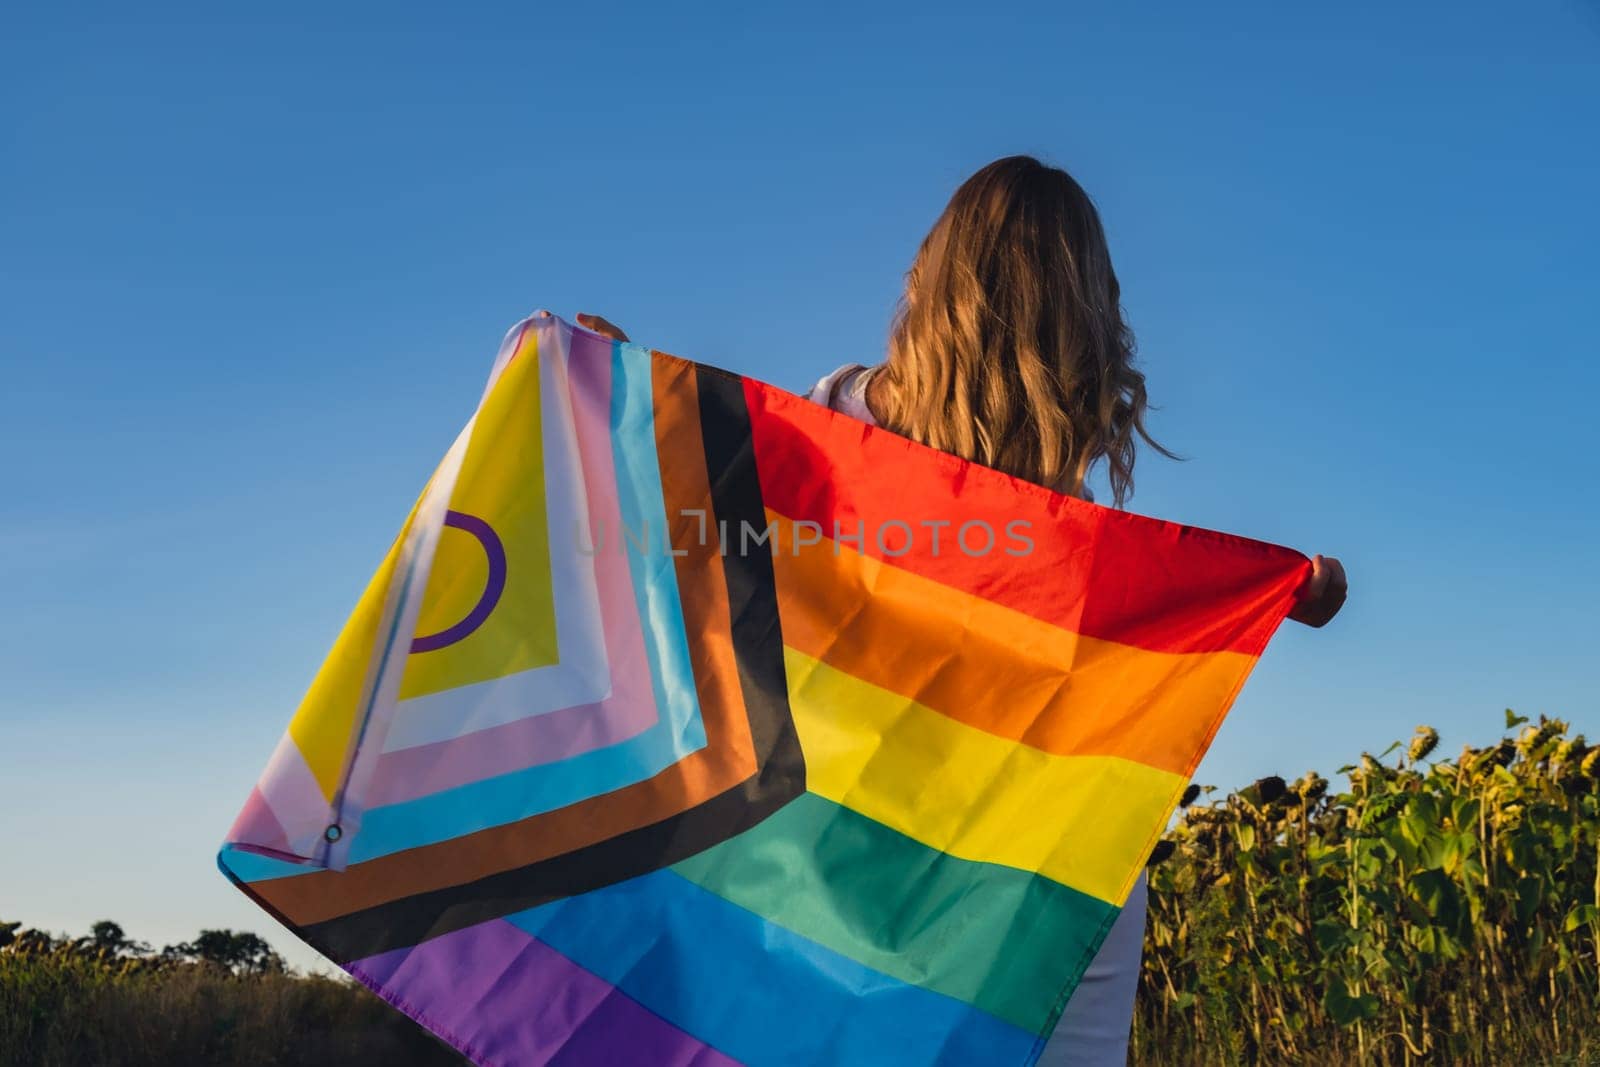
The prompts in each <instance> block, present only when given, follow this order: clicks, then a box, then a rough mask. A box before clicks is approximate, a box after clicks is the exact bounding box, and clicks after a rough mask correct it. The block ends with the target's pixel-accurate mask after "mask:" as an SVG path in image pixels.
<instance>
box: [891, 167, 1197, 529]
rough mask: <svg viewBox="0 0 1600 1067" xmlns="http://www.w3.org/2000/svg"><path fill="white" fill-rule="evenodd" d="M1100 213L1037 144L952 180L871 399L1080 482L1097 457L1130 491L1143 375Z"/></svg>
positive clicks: (1018, 472) (901, 419)
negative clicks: (1031, 152)
mask: <svg viewBox="0 0 1600 1067" xmlns="http://www.w3.org/2000/svg"><path fill="white" fill-rule="evenodd" d="M1120 301H1121V289H1120V287H1119V286H1118V284H1117V275H1116V272H1115V271H1113V270H1112V268H1111V252H1110V250H1109V249H1108V248H1107V247H1106V237H1105V231H1104V229H1103V228H1102V227H1101V225H1100V216H1099V213H1098V212H1096V211H1095V207H1094V204H1093V202H1092V201H1090V199H1089V196H1088V194H1087V193H1085V192H1084V191H1083V189H1082V187H1080V186H1079V185H1078V183H1077V182H1076V181H1074V180H1073V179H1072V177H1071V175H1069V174H1067V172H1066V171H1063V170H1059V169H1057V168H1055V167H1048V166H1045V165H1044V164H1043V163H1040V162H1039V161H1038V160H1036V159H1033V158H1031V157H1028V156H1010V157H1008V158H1006V159H999V160H996V161H995V162H993V163H991V164H989V165H988V166H986V167H984V168H983V169H982V170H980V171H978V173H976V174H974V175H973V176H972V177H971V178H969V179H967V181H966V182H965V183H964V184H963V185H962V186H961V188H959V189H957V190H956V193H955V195H954V196H953V197H951V198H950V203H949V205H948V206H947V207H946V208H945V210H944V214H943V215H941V216H940V217H939V221H938V222H937V223H935V224H934V227H933V230H932V232H930V233H929V234H928V236H927V239H926V240H924V241H923V242H922V247H921V249H920V250H919V251H918V252H917V257H916V260H915V261H914V262H913V263H912V265H911V270H910V271H909V272H908V273H907V275H906V289H905V295H904V297H903V299H902V300H901V302H900V307H899V309H898V311H897V313H896V315H895V320H894V325H893V328H892V330H891V332H890V337H889V356H888V359H887V361H886V362H885V363H884V365H883V366H882V367H881V368H879V369H878V370H877V372H876V373H875V374H874V375H873V378H874V379H876V380H875V381H873V382H872V385H871V391H870V392H869V400H870V403H871V404H872V406H873V407H874V408H875V409H879V410H876V412H875V413H876V414H877V415H878V417H879V419H880V421H881V422H882V423H883V424H884V425H885V426H886V427H887V428H889V429H892V430H894V431H895V432H897V433H900V434H902V435H904V436H906V437H910V438H912V439H913V440H917V441H921V442H923V443H924V444H927V445H931V446H932V447H934V448H937V449H940V450H942V451H945V452H953V453H955V454H956V455H958V456H962V457H965V458H967V459H970V460H973V461H975V462H977V463H981V464H983V465H984V466H986V467H994V468H996V469H998V470H1001V471H1005V472H1006V473H1008V474H1012V475H1015V476H1016V477H1018V478H1023V479H1025V480H1027V481H1030V482H1035V483H1037V484H1039V485H1045V486H1049V487H1051V488H1054V489H1057V490H1059V491H1061V492H1066V493H1071V494H1073V495H1075V496H1081V495H1083V487H1084V482H1085V479H1086V478H1087V477H1088V475H1089V471H1090V470H1091V468H1093V467H1094V465H1095V464H1096V463H1097V462H1099V461H1101V460H1104V461H1105V463H1106V466H1107V468H1108V475H1109V479H1110V482H1111V491H1112V495H1113V497H1114V498H1115V501H1116V503H1117V505H1118V506H1121V505H1122V504H1123V502H1124V501H1125V500H1126V499H1127V498H1128V497H1129V496H1131V495H1132V493H1133V461H1134V445H1135V438H1136V437H1138V438H1143V439H1144V441H1145V443H1147V444H1149V445H1150V446H1151V447H1152V448H1154V449H1155V450H1156V451H1158V452H1160V453H1161V454H1163V455H1166V456H1171V455H1172V453H1170V452H1168V451H1167V450H1166V449H1165V448H1163V447H1162V446H1161V445H1160V444H1158V443H1157V442H1156V441H1155V440H1153V439H1152V438H1151V437H1150V435H1149V434H1148V433H1147V432H1146V431H1145V426H1144V416H1145V409H1146V406H1147V401H1146V396H1145V384H1144V375H1143V374H1142V373H1140V371H1139V370H1138V369H1136V368H1135V367H1134V359H1133V356H1134V342H1133V333H1132V331H1130V330H1129V329H1128V326H1127V324H1126V323H1124V322H1123V320H1122V308H1121V303H1120Z"/></svg>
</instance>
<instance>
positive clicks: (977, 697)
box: [767, 511, 1256, 777]
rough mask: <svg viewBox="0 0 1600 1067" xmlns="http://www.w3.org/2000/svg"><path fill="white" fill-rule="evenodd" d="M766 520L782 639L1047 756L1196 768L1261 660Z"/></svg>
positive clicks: (1183, 770)
mask: <svg viewBox="0 0 1600 1067" xmlns="http://www.w3.org/2000/svg"><path fill="white" fill-rule="evenodd" d="M767 517H768V518H769V519H770V520H771V521H772V522H773V523H775V525H776V528H777V533H776V535H775V536H774V541H775V543H776V548H775V550H774V557H773V571H774V572H775V575H776V579H777V587H778V603H779V608H780V611H781V612H782V618H783V639H784V643H785V644H787V645H789V646H791V647H793V648H795V649H798V650H799V651H801V652H804V653H806V654H807V655H811V656H816V657H818V658H821V659H826V660H827V661H828V663H830V664H831V665H832V666H834V667H836V668H838V669H840V670H842V671H845V672H846V673H848V674H851V675H854V676H855V677H857V678H860V679H862V680H864V681H867V682H870V683H872V684H873V685H878V686H882V687H884V688H886V689H892V690H894V691H895V692H897V693H900V694H902V695H903V696H907V697H913V698H915V699H917V700H919V701H921V702H922V703H924V704H926V705H927V706H929V707H931V708H934V709H936V710H938V711H941V712H943V713H944V714H946V715H949V716H951V717H952V718H955V719H959V720H961V721H962V722H964V723H966V724H968V725H969V726H975V727H978V728H979V729H982V730H986V731H988V732H989V733H992V734H998V735H999V736H1001V737H1004V738H1009V739H1013V740H1021V741H1026V742H1027V743H1028V744H1030V745H1032V746H1034V747H1035V748H1041V749H1044V750H1045V751H1047V752H1054V753H1056V754H1058V755H1072V756H1079V755H1081V756H1090V755H1094V756H1122V757H1124V758H1126V759H1133V760H1138V761H1139V762H1141V763H1146V764H1149V765H1150V766H1152V767H1157V768H1160V769H1161V770H1166V771H1172V772H1174V773H1176V774H1181V775H1183V776H1185V777H1187V776H1189V775H1190V774H1192V773H1193V772H1194V765H1195V763H1196V762H1197V761H1198V760H1199V757H1200V753H1201V752H1203V751H1204V750H1205V747H1206V744H1207V743H1208V742H1209V741H1210V739H1211V733H1212V731H1213V730H1215V729H1216V727H1217V724H1218V723H1219V722H1220V721H1221V719H1222V715H1223V713H1224V712H1226V711H1227V709H1228V706H1229V705H1230V704H1231V703H1232V702H1233V696H1234V694H1235V693H1237V692H1238V690H1239V687H1240V686H1241V685H1242V684H1243V683H1244V679H1245V677H1246V676H1247V675H1248V674H1249V673H1250V669H1251V668H1252V667H1254V666H1255V662H1256V658H1255V657H1254V656H1247V655H1245V654H1243V653H1240V652H1188V653H1184V652H1152V651H1149V650H1147V649H1142V648H1134V647H1133V646H1131V645H1124V644H1121V643H1118V642H1116V641H1103V640H1100V639H1098V638H1093V637H1084V636H1081V635H1079V634H1075V633H1073V632H1072V631H1070V630H1065V629H1062V628H1061V627H1059V626H1052V625H1050V624H1049V623H1044V622H1040V621H1039V620H1038V619H1036V618H1033V617H1032V616H1030V615H1025V614H1023V613H1022V612H1019V611H1016V610H1014V609H1012V608H1008V607H1006V606H1005V605H1003V604H998V603H995V602H993V601H990V600H984V599H983V598H981V597H976V596H973V595H972V594H970V593H966V592H963V591H961V590H959V589H953V588H951V587H950V586H947V585H943V584H941V583H939V582H935V581H933V580H931V579H928V578H924V577H923V576H921V575H919V574H914V573H912V572H911V571H908V570H906V569H905V568H903V567H896V566H892V565H889V564H885V563H883V562H880V561H879V560H876V559H873V558H872V557H870V556H864V555H862V554H861V553H859V552H857V551H855V550H854V549H853V548H847V547H844V546H843V543H842V542H834V541H833V540H831V539H829V538H826V537H824V538H822V539H821V540H820V541H818V540H815V539H814V537H813V538H807V539H804V540H799V541H797V539H796V537H795V532H796V531H795V524H794V523H793V522H792V521H791V520H789V519H786V518H784V517H782V516H780V515H778V514H777V513H775V512H772V511H768V512H767ZM952 551H954V549H952Z"/></svg>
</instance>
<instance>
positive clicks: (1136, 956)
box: [808, 364, 1147, 1067]
mask: <svg viewBox="0 0 1600 1067" xmlns="http://www.w3.org/2000/svg"><path fill="white" fill-rule="evenodd" d="M871 376H872V372H871V371H870V370H868V369H867V368H866V367H863V366H861V365H860V364H847V365H845V366H843V367H840V368H839V369H838V370H836V371H834V372H833V373H832V374H830V375H828V376H827V377H825V378H823V379H822V380H821V381H819V382H818V383H817V384H816V385H815V386H814V387H813V388H812V390H811V392H810V393H809V394H808V395H809V397H810V399H812V400H814V401H816V402H817V403H819V404H822V405H824V406H826V407H831V408H833V410H835V411H837V412H840V413H841V414H845V415H849V416H850V417H851V418H855V419H860V420H861V421H862V422H865V423H868V424H869V425H872V426H876V425H877V424H878V420H877V419H875V418H873V417H872V411H871V409H869V408H868V407H867V381H868V379H869V378H871ZM1083 495H1084V499H1085V500H1092V499H1094V498H1093V497H1092V496H1091V495H1090V493H1089V487H1088V486H1084V488H1083ZM1146 898H1147V887H1146V884H1145V876H1144V875H1143V874H1142V873H1141V874H1140V875H1139V880H1138V882H1136V883H1134V887H1133V893H1132V894H1131V895H1130V896H1129V897H1128V902H1127V903H1126V904H1124V905H1123V906H1122V912H1121V914H1119V915H1118V916H1117V919H1116V921H1115V922H1114V923H1112V925H1111V930H1110V931H1109V932H1108V933H1107V934H1106V939H1105V941H1104V942H1102V943H1101V945H1100V951H1099V952H1097V953H1095V957H1094V959H1092V960H1090V961H1089V967H1088V969H1087V970H1085V971H1084V972H1083V978H1082V979H1081V980H1080V981H1079V982H1078V988H1077V989H1076V990H1074V992H1073V994H1072V999H1071V1000H1069V1001H1067V1007H1066V1009H1065V1010H1064V1011H1062V1013H1061V1018H1060V1019H1059V1020H1057V1022H1056V1028H1055V1030H1054V1031H1053V1032H1052V1033H1051V1034H1050V1040H1049V1042H1048V1043H1047V1044H1046V1045H1045V1047H1044V1052H1043V1054H1041V1055H1040V1057H1039V1061H1038V1062H1039V1065H1040V1067H1119V1065H1125V1064H1126V1063H1127V1062H1128V1034H1129V1031H1130V1030H1131V1029H1132V1027H1133V1001H1134V996H1135V994H1136V993H1137V992H1138V989H1139V963H1140V959H1141V954H1142V953H1143V950H1144V920H1145V903H1146Z"/></svg>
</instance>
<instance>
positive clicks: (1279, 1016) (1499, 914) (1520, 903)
mask: <svg viewBox="0 0 1600 1067" xmlns="http://www.w3.org/2000/svg"><path fill="white" fill-rule="evenodd" d="M1505 721H1506V729H1507V730H1508V731H1509V730H1513V729H1517V728H1518V727H1522V729H1521V731H1520V732H1519V733H1518V734H1517V735H1516V737H1514V738H1506V739H1503V740H1502V741H1500V742H1498V743H1496V744H1494V745H1491V746H1489V747H1487V748H1479V749H1474V748H1467V749H1464V750H1463V751H1462V753H1461V755H1460V756H1459V757H1458V758H1456V759H1455V760H1453V761H1451V760H1438V761H1430V760H1429V757H1430V756H1431V755H1433V753H1434V750H1435V748H1436V747H1437V745H1438V741H1439V737H1438V733H1437V731H1435V730H1433V729H1432V728H1431V727H1426V726H1424V727H1419V728H1418V730H1417V732H1416V735H1415V736H1414V737H1413V738H1412V739H1411V740H1410V742H1409V743H1397V744H1396V745H1394V746H1392V747H1391V748H1390V749H1389V750H1388V753H1386V754H1385V756H1384V757H1374V756H1372V755H1370V754H1366V755H1363V756H1362V757H1361V760H1360V762H1359V763H1357V764H1354V765H1351V766H1349V767H1347V768H1344V770H1345V771H1346V772H1347V773H1348V774H1349V789H1348V790H1347V791H1345V792H1342V793H1330V792H1329V791H1328V783H1327V781H1326V780H1325V779H1323V778H1321V777H1320V776H1318V775H1316V774H1307V775H1306V776H1304V777H1302V778H1301V779H1300V780H1298V781H1296V782H1294V783H1292V784H1290V785H1288V786H1287V787H1286V788H1282V789H1279V788H1277V786H1276V785H1273V786H1271V787H1268V788H1263V783H1268V782H1276V783H1278V784H1279V785H1281V784H1282V783H1281V779H1263V780H1262V781H1261V782H1257V783H1256V784H1254V785H1252V786H1250V787H1249V788H1247V789H1243V790H1240V791H1239V792H1238V793H1235V794H1233V795H1231V796H1228V797H1227V798H1225V799H1223V800H1221V801H1217V802H1215V803H1211V804H1207V805H1202V806H1197V807H1192V808H1189V809H1188V810H1186V811H1185V812H1184V814H1183V817H1182V818H1181V819H1180V821H1179V822H1178V823H1177V824H1176V825H1175V826H1174V828H1173V829H1172V831H1171V832H1170V833H1169V834H1168V835H1167V840H1169V841H1171V842H1172V846H1173V847H1172V849H1171V851H1170V855H1169V858H1168V859H1167V860H1166V862H1164V863H1161V864H1159V865H1156V866H1153V867H1152V868H1151V871H1150V919H1149V926H1148V929H1147V932H1146V940H1145V962H1144V972H1143V975H1142V980H1141V988H1140V996H1139V1003H1138V1008H1137V1011H1136V1016H1135V1025H1134V1061H1135V1062H1137V1063H1140V1064H1146V1065H1151V1067H1154V1065H1165V1064H1174V1065H1176V1064H1183V1065H1189V1064H1211V1063H1225V1064H1231V1063H1319V1064H1320V1063H1329V1064H1346V1063H1379V1064H1410V1063H1451V1064H1455V1063H1462V1064H1505V1063H1579V1062H1600V956H1597V948H1600V882H1597V873H1600V872H1597V862H1596V859H1597V850H1600V796H1597V788H1600V781H1597V780H1596V777H1597V775H1600V763H1597V760H1596V759H1595V755H1594V754H1595V751H1596V750H1595V749H1591V748H1589V747H1588V745H1587V743H1586V742H1585V741H1584V739H1583V737H1582V736H1581V735H1580V736H1576V737H1572V738H1568V737H1567V736H1566V734H1567V727H1566V724H1565V723H1562V722H1560V721H1557V720H1547V719H1544V718H1542V717H1541V718H1540V720H1539V721H1538V723H1537V724H1532V725H1529V724H1528V720H1527V719H1526V718H1524V717H1522V716H1518V715H1516V714H1515V713H1513V712H1511V711H1507V712H1506V720H1505ZM1396 752H1398V753H1400V755H1398V756H1397V757H1396V758H1395V760H1394V762H1393V763H1388V762H1385V759H1386V758H1387V756H1388V755H1389V754H1390V753H1396Z"/></svg>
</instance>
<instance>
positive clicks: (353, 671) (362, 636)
mask: <svg viewBox="0 0 1600 1067" xmlns="http://www.w3.org/2000/svg"><path fill="white" fill-rule="evenodd" d="M415 517H416V508H415V507H413V508H412V510H411V518H408V519H407V520H406V524H405V526H403V527H402V528H401V531H400V536H399V537H398V538H396V539H395V542H394V544H393V545H392V546H391V547H390V548H389V554H388V555H387V556H385V557H384V560H383V564H382V565H381V566H380V567H379V568H378V573H377V574H374V575H373V576H372V581H370V582H368V583H367V588H366V591H365V592H363V593H362V594H361V599H360V601H359V602H357V604H356V609H355V611H353V612H351V613H350V618H349V620H348V621H347V622H346V623H345V624H344V629H343V630H341V631H340V632H339V639H338V640H337V641H335V642H334V643H333V648H332V649H331V650H330V651H329V652H328V658H327V659H325V660H323V662H322V668H321V669H320V670H318V671H317V676H316V678H315V679H314V680H313V681H312V683H311V688H310V689H309V690H307V691H306V696H305V699H304V700H302V701H301V702H300V707H299V709H298V710H296V711H295V713H294V718H292V719H290V720H289V736H290V737H291V738H293V739H294V743H295V745H296V746H298V747H299V749H300V754H301V755H302V756H304V757H305V761H306V765H307V766H308V767H310V768H311V773H312V774H313V775H314V776H315V777H316V779H317V784H318V785H320V786H321V787H322V793H323V795H324V796H325V797H326V798H327V800H328V801H329V803H332V801H333V795H334V793H335V792H337V791H338V789H339V779H340V777H341V776H342V775H343V774H344V764H345V753H346V752H347V751H348V750H349V746H350V734H351V731H352V730H353V729H355V722H356V711H357V709H358V707H359V705H360V703H361V697H362V694H363V689H364V687H365V685H366V681H367V670H368V668H369V667H370V666H371V664H372V653H373V646H374V644H375V643H376V641H377V637H378V621H379V617H380V616H381V615H382V614H383V598H384V595H385V593H387V591H388V589H389V582H390V580H391V579H392V578H393V577H394V568H395V561H396V560H397V559H398V558H399V556H400V546H401V544H402V543H403V542H404V541H405V537H406V531H407V530H409V529H411V519H412V518H415Z"/></svg>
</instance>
